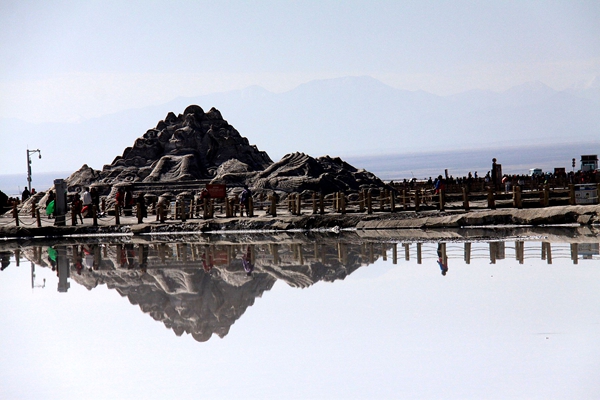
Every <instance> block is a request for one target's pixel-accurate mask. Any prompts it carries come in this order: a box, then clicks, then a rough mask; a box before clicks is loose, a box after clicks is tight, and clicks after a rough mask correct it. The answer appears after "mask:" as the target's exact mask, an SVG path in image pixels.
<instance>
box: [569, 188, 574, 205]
mask: <svg viewBox="0 0 600 400" xmlns="http://www.w3.org/2000/svg"><path fill="white" fill-rule="evenodd" d="M569 204H570V205H572V206H574V205H575V185H573V184H570V185H569Z"/></svg>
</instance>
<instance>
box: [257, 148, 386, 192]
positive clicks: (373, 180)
mask: <svg viewBox="0 0 600 400" xmlns="http://www.w3.org/2000/svg"><path fill="white" fill-rule="evenodd" d="M251 182H252V186H254V187H255V188H256V189H273V190H282V191H286V192H303V191H315V192H322V193H324V194H328V193H332V192H338V191H358V190H359V189H363V188H369V187H373V188H381V187H384V186H386V185H385V184H384V183H383V182H382V181H381V180H380V179H379V178H378V177H377V176H375V175H374V174H372V173H370V172H368V171H365V170H364V169H357V168H355V167H353V166H352V165H350V164H348V163H347V162H345V161H343V160H342V159H340V158H339V157H335V158H331V157H329V156H324V157H319V158H313V157H311V156H309V155H306V154H304V153H292V154H288V155H286V156H284V157H283V158H282V159H281V160H280V161H278V162H276V163H274V164H272V165H271V166H270V167H268V168H267V169H265V170H264V171H261V172H257V173H256V174H255V176H254V177H253V178H252V180H251Z"/></svg>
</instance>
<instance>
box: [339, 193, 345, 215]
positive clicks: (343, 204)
mask: <svg viewBox="0 0 600 400" xmlns="http://www.w3.org/2000/svg"><path fill="white" fill-rule="evenodd" d="M340 203H341V205H340V206H341V210H340V211H341V212H342V214H346V195H345V194H344V192H340Z"/></svg>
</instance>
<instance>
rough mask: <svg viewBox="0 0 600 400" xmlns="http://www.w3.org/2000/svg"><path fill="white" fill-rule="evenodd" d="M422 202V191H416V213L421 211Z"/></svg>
mask: <svg viewBox="0 0 600 400" xmlns="http://www.w3.org/2000/svg"><path fill="white" fill-rule="evenodd" d="M420 202H421V189H417V190H415V212H417V211H419V208H420V207H419V206H420Z"/></svg>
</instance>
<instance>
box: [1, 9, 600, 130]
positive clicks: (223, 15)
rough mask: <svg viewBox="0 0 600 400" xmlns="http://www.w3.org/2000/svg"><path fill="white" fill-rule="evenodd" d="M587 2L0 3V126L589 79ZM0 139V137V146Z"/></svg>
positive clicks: (599, 41) (593, 28)
mask: <svg viewBox="0 0 600 400" xmlns="http://www.w3.org/2000/svg"><path fill="white" fill-rule="evenodd" d="M599 21H600V2H598V1H547V0H545V1H518V2H509V1H502V2H483V1H452V2H450V1H430V2H426V1H414V2H409V1H344V2H340V1H322V0H320V1H293V2H292V1H252V2H251V1H244V2H242V1H218V2H216V1H210V2H209V1H168V2H160V1H145V2H136V1H127V2H123V1H115V2H110V1H23V0H19V1H10V0H8V1H7V0H4V1H1V2H0V118H3V117H15V118H20V119H23V120H27V121H32V122H46V121H60V122H64V121H74V120H81V119H86V118H90V117H94V116H100V115H104V114H106V113H111V112H115V111H119V110H123V109H128V108H132V107H143V106H147V105H150V104H161V103H164V102H166V101H168V100H170V99H172V98H175V97H178V96H194V95H200V94H206V93H211V92H217V91H226V90H231V89H241V88H244V87H247V86H250V85H260V86H263V87H265V88H266V89H269V90H272V91H275V92H281V91H286V90H289V89H292V88H294V87H295V86H297V85H298V84H300V83H304V82H307V81H309V80H312V79H322V78H335V77H341V76H348V75H370V76H372V77H374V78H377V79H380V80H381V81H383V82H384V83H387V84H389V85H391V86H393V87H396V88H402V89H409V90H417V89H423V90H426V91H429V92H432V93H436V94H450V93H456V92H460V91H464V90H468V89H473V88H480V89H492V90H497V91H499V90H503V89H507V88H509V87H511V86H514V85H517V84H520V83H523V82H527V81H533V80H539V81H542V82H544V83H546V84H547V85H549V86H551V87H553V88H555V89H563V88H567V87H570V86H573V85H579V84H583V83H585V82H586V81H589V80H591V79H593V77H594V76H596V75H600V23H599ZM0 135H6V133H5V132H1V133H0Z"/></svg>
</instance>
